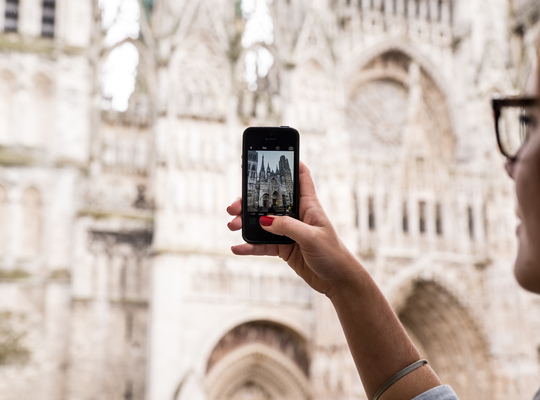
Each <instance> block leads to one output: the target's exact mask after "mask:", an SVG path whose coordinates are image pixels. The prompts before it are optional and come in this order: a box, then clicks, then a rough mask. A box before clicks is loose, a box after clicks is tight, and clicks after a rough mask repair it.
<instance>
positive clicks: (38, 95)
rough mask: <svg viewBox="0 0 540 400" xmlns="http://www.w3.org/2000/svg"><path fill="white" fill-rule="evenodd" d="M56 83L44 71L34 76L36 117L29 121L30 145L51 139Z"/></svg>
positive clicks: (33, 101) (27, 140)
mask: <svg viewBox="0 0 540 400" xmlns="http://www.w3.org/2000/svg"><path fill="white" fill-rule="evenodd" d="M53 96H54V84H53V81H52V80H51V79H50V78H49V77H48V76H47V75H45V74H44V73H37V74H36V75H34V77H33V78H32V103H33V110H35V111H34V117H33V118H31V119H30V121H29V124H30V126H29V131H28V137H27V138H25V139H26V142H27V143H28V144H29V145H30V146H43V145H45V144H47V143H48V142H49V141H50V140H51V134H52V133H53V132H54V121H55V116H54V101H53V99H52V97H53Z"/></svg>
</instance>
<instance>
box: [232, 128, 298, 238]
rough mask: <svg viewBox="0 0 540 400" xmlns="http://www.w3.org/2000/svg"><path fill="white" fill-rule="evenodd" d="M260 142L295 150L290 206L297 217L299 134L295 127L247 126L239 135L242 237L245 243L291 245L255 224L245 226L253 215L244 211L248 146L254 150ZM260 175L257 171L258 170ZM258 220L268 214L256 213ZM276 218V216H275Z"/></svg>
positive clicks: (245, 204)
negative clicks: (291, 202) (292, 198)
mask: <svg viewBox="0 0 540 400" xmlns="http://www.w3.org/2000/svg"><path fill="white" fill-rule="evenodd" d="M263 143H270V144H271V145H272V146H273V147H274V148H275V146H276V145H278V146H280V147H282V146H283V148H284V149H285V148H287V149H288V148H289V147H290V146H292V147H293V148H294V150H293V151H294V157H293V158H294V161H293V162H294V171H293V187H294V189H293V190H294V195H293V196H294V200H293V207H292V216H293V217H294V218H298V216H299V210H300V207H299V199H300V196H299V182H298V180H299V175H300V173H299V166H300V148H299V145H300V134H299V133H298V131H297V130H296V129H294V128H291V127H288V126H282V127H249V128H247V129H246V130H245V131H244V133H243V135H242V237H243V239H244V240H245V241H246V242H247V243H253V244H291V243H294V241H293V240H292V239H290V238H288V237H286V236H278V235H274V234H271V233H269V232H267V231H265V230H264V229H263V228H262V227H261V226H260V224H259V223H258V221H257V224H254V225H251V224H248V223H247V221H248V218H249V217H252V218H253V215H252V213H250V212H248V211H247V190H248V172H247V171H248V151H249V150H250V147H255V148H256V149H257V150H258V149H259V148H261V147H262V144H263ZM257 173H259V171H257ZM255 214H257V216H258V218H257V219H259V218H260V216H262V215H268V213H267V212H262V211H261V212H257V213H255ZM276 215H279V214H276Z"/></svg>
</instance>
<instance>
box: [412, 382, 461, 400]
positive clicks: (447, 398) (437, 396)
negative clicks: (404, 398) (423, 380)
mask: <svg viewBox="0 0 540 400" xmlns="http://www.w3.org/2000/svg"><path fill="white" fill-rule="evenodd" d="M413 400H459V399H458V397H457V395H456V393H455V392H454V391H453V390H452V388H451V387H450V386H448V385H442V386H437V387H435V388H433V389H430V390H428V391H427V392H424V393H422V394H421V395H419V396H416V397H415V398H414V399H413Z"/></svg>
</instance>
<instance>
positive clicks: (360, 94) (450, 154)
mask: <svg viewBox="0 0 540 400" xmlns="http://www.w3.org/2000/svg"><path fill="white" fill-rule="evenodd" d="M384 49H385V50H386V51H385V52H382V53H379V52H377V53H375V55H371V56H372V57H371V58H364V59H363V61H362V62H361V63H360V67H359V69H358V70H356V71H354V72H353V71H349V72H350V74H351V75H350V76H349V77H348V80H349V82H351V84H350V85H348V86H349V88H350V89H349V91H348V93H347V94H346V96H347V104H348V110H349V111H352V114H351V113H350V112H349V114H350V117H351V118H349V124H350V125H351V124H352V125H351V127H350V128H349V129H350V130H351V131H360V132H364V133H365V134H367V135H371V134H372V133H373V132H377V131H380V135H379V136H380V139H383V141H384V140H386V139H388V138H385V137H387V136H389V133H390V132H392V131H393V130H394V131H395V130H396V129H399V130H400V132H394V134H393V135H390V136H392V137H391V138H390V139H391V142H392V144H394V145H397V144H399V145H403V148H404V149H405V150H406V151H407V149H408V148H409V147H410V146H409V145H408V142H410V141H411V140H413V139H412V138H413V137H416V136H419V135H420V136H422V135H423V137H425V139H427V141H425V143H424V144H423V147H425V148H424V150H426V151H428V150H429V151H428V153H430V154H429V155H430V156H431V157H432V158H433V159H434V160H443V161H447V162H448V161H450V160H452V159H453V158H454V152H455V147H456V142H457V140H456V135H455V133H454V128H453V124H452V119H451V112H450V109H449V107H448V98H447V97H446V95H445V93H444V92H442V91H441V90H440V87H441V85H440V84H438V83H437V82H436V81H435V80H434V79H433V78H432V75H431V74H430V73H429V72H428V71H427V70H426V69H425V68H424V67H423V64H422V62H423V61H421V62H420V63H419V62H417V60H416V59H415V58H413V57H412V56H411V55H410V53H408V52H405V51H402V50H401V49H399V48H395V47H389V48H387V47H384ZM368 53H369V52H368ZM385 90H386V92H387V93H386V94H385ZM377 98H378V100H377ZM392 102H394V103H395V104H392ZM366 104H367V105H370V106H371V108H372V109H371V110H370V109H369V107H367V108H366V107H365V105H366ZM355 106H356V110H355V109H354V108H355ZM355 114H358V115H355ZM400 114H401V115H400ZM389 117H392V118H393V119H394V123H393V125H392V126H388V127H385V126H383V125H388V123H389V122H391V121H390V119H389ZM374 118H375V119H374ZM370 120H373V121H371V123H370ZM356 122H358V123H360V124H364V122H367V123H368V126H356ZM353 138H354V137H353ZM363 147H364V148H367V147H366V146H363ZM409 153H410V151H409ZM410 156H411V157H412V156H413V154H412V155H410Z"/></svg>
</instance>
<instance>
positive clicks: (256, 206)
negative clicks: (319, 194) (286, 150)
mask: <svg viewBox="0 0 540 400" xmlns="http://www.w3.org/2000/svg"><path fill="white" fill-rule="evenodd" d="M258 153H259V152H257V151H248V168H249V175H248V183H247V193H248V201H247V205H248V211H253V212H257V211H262V212H268V211H270V212H274V213H275V212H282V213H283V212H286V211H290V210H291V208H292V205H293V200H294V197H293V196H294V182H293V174H292V172H291V167H290V165H289V160H288V159H287V158H286V157H285V156H281V157H280V158H279V164H278V165H276V168H275V170H274V169H270V164H267V165H266V170H265V168H264V154H263V155H262V161H261V168H260V170H259V168H258V165H259V160H258ZM257 171H259V173H257Z"/></svg>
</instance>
